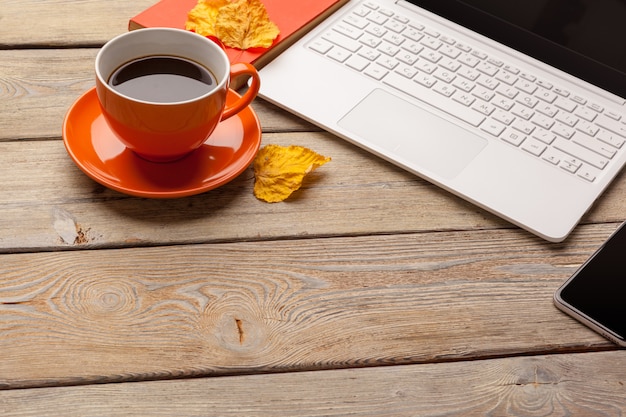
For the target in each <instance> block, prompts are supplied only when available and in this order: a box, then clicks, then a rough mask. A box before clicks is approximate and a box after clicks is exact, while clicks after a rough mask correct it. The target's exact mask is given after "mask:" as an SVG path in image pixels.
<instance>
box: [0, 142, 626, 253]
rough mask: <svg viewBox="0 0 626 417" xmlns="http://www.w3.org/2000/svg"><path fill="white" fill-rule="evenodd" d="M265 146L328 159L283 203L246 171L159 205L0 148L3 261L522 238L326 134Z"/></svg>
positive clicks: (39, 155) (612, 206) (604, 214)
mask: <svg viewBox="0 0 626 417" xmlns="http://www.w3.org/2000/svg"><path fill="white" fill-rule="evenodd" d="M263 143H264V144H267V143H276V144H280V145H290V144H299V145H304V146H308V147H310V148H312V149H314V150H316V151H317V152H320V153H322V154H324V155H328V156H331V157H332V158H333V160H332V161H331V162H330V163H328V164H326V165H324V166H323V167H322V168H320V169H318V170H317V171H315V172H314V173H313V174H311V175H310V176H309V177H307V179H306V180H305V183H304V186H303V188H302V189H301V190H299V191H298V192H296V193H295V194H294V195H293V196H292V197H291V198H290V199H288V200H287V201H286V202H283V203H278V204H268V203H265V202H261V201H259V200H257V199H256V198H255V197H254V195H253V193H252V188H253V182H254V180H253V177H254V175H253V172H252V170H251V168H249V169H248V170H247V171H245V172H244V173H243V174H242V175H241V176H240V177H239V178H237V179H236V180H234V181H232V182H231V183H229V184H227V185H225V186H223V187H222V188H218V189H216V190H213V191H210V192H208V193H205V194H201V195H198V196H194V197H189V198H182V199H175V200H166V201H164V200H151V199H140V198H134V197H128V196H125V195H123V194H120V193H118V192H115V191H112V190H109V189H106V188H104V187H103V186H100V185H99V184H97V183H96V182H94V181H92V180H91V179H89V178H88V177H87V176H86V175H84V174H83V173H82V171H80V170H79V169H78V168H77V167H76V166H75V165H74V164H73V162H72V161H71V160H70V158H69V156H68V155H67V153H66V151H65V148H64V147H63V144H62V143H61V141H57V140H53V141H16V142H5V143H2V142H0V212H1V213H2V216H0V252H2V251H4V252H6V251H33V250H51V249H65V248H74V247H82V248H92V247H121V246H128V245H158V244H177V243H202V242H223V241H233V240H241V239H244V240H264V239H282V238H290V237H294V236H302V237H306V236H308V237H316V236H318V237H319V236H337V235H363V234H388V233H411V232H424V231H433V230H435V231H436V230H475V229H494V228H505V229H510V231H509V232H508V233H510V234H511V238H513V239H515V238H516V236H517V235H518V234H519V233H522V234H525V233H526V232H522V231H520V230H519V229H517V228H515V227H514V226H512V225H510V224H509V223H507V222H505V221H504V220H501V219H499V218H497V217H495V216H493V215H491V214H489V213H487V212H485V211H483V210H481V209H479V208H477V207H475V206H474V205H472V204H470V203H467V202H465V201H463V200H461V199H459V198H456V197H454V196H452V195H451V194H449V193H447V192H446V191H443V190H441V189H439V188H437V187H435V186H433V185H431V184H429V183H427V182H425V181H423V180H421V179H419V178H417V177H415V176H413V175H411V174H409V173H407V172H405V171H403V170H401V169H398V168H396V167H394V166H392V165H390V164H388V163H386V162H384V161H382V160H380V159H378V158H375V157H373V156H371V155H370V154H368V153H366V152H364V151H361V150H359V149H357V148H355V147H354V146H352V145H350V144H348V143H346V142H344V141H341V140H338V139H337V138H335V137H334V136H332V135H330V134H327V133H291V134H267V135H264V137H263ZM625 194H626V179H624V176H623V175H622V176H621V177H620V178H619V180H618V181H617V183H616V184H615V185H614V186H613V187H611V188H609V190H608V191H607V193H606V195H605V196H603V198H602V199H601V200H600V201H599V202H598V204H597V206H596V207H595V209H594V210H593V211H591V212H590V213H589V214H588V215H587V216H586V217H585V219H584V222H612V223H614V222H618V221H620V220H621V219H622V218H623V210H622V205H621V203H622V200H623V198H622V196H623V195H625ZM42 202H45V203H42ZM79 236H80V238H79Z"/></svg>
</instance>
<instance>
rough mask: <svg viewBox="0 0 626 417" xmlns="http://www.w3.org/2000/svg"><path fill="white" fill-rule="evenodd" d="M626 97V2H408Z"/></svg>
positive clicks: (470, 0)
mask: <svg viewBox="0 0 626 417" xmlns="http://www.w3.org/2000/svg"><path fill="white" fill-rule="evenodd" d="M409 1H410V2H411V3H414V4H416V5H418V6H420V7H423V8H425V9H428V10H431V11H433V12H435V13H437V14H439V15H442V16H444V17H446V18H448V19H450V20H452V21H455V22H457V23H460V24H461V25H463V26H466V27H469V28H471V29H473V30H475V31H477V32H479V33H482V34H483V35H486V36H488V37H490V38H493V39H496V40H498V41H500V42H502V43H504V44H507V45H509V46H511V47H514V48H515V49H518V50H522V51H523V52H525V53H526V54H528V55H531V56H533V57H535V58H537V59H539V60H541V61H544V62H548V63H549V64H551V65H553V66H555V67H557V68H560V69H562V70H564V71H567V72H569V73H571V74H573V75H576V76H578V77H579V78H582V79H584V80H587V81H589V82H591V83H593V84H596V85H598V86H600V87H603V88H605V89H607V90H609V91H611V92H613V93H615V94H617V95H619V96H621V97H624V98H626V0H522V1H505V0H409Z"/></svg>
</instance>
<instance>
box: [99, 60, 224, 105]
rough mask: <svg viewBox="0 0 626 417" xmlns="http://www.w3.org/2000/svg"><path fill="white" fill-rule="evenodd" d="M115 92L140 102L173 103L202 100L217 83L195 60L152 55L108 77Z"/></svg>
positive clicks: (133, 62) (126, 65)
mask: <svg viewBox="0 0 626 417" xmlns="http://www.w3.org/2000/svg"><path fill="white" fill-rule="evenodd" d="M109 85H110V86H111V87H112V88H113V89H114V90H116V91H118V92H120V93H122V94H124V95H126V96H128V97H132V98H135V99H138V100H143V101H151V102H156V103H173V102H177V101H185V100H190V99H194V98H196V97H200V96H202V95H204V94H206V93H208V92H209V91H211V90H213V89H214V88H215V87H216V85H217V82H216V80H215V77H214V76H213V74H211V72H210V71H209V70H208V69H206V68H205V67H203V66H202V65H198V64H196V63H195V62H193V61H190V60H187V59H184V58H179V57H174V56H149V57H145V58H140V59H136V60H134V61H130V62H128V63H126V64H124V65H122V66H121V67H119V68H118V69H117V70H115V72H114V73H113V74H112V75H111V77H110V78H109Z"/></svg>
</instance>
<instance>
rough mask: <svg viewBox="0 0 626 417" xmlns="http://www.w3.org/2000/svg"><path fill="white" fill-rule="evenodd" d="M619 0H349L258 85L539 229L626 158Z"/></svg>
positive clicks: (624, 28)
mask: <svg viewBox="0 0 626 417" xmlns="http://www.w3.org/2000/svg"><path fill="white" fill-rule="evenodd" d="M624 22H626V3H625V2H623V1H619V0H603V1H598V0H578V1H563V2H554V1H550V0H532V1H531V0H525V1H520V2H504V1H499V0H491V1H489V0H365V1H359V0H351V1H349V2H348V3H347V4H346V5H345V6H344V7H343V8H341V9H340V10H339V11H338V12H336V13H335V14H333V15H332V16H331V17H329V18H328V19H327V20H326V21H324V22H323V23H322V24H321V25H319V26H318V27H317V28H315V29H314V30H313V31H312V32H310V33H309V34H307V36H305V37H304V38H302V39H301V40H300V41H298V42H297V43H296V44H294V45H293V46H291V47H290V48H289V49H288V50H287V51H285V52H283V53H282V54H281V55H279V56H278V57H277V58H276V59H275V60H274V61H272V62H271V63H270V64H268V65H267V66H266V67H264V68H263V69H262V70H261V71H260V73H261V92H260V95H261V97H263V98H265V99H266V100H268V101H270V102H272V103H275V104H277V105H279V106H280V107H283V108H285V109H287V110H289V111H291V112H293V113H295V114H297V115H299V116H301V117H303V118H304V119H306V120H309V121H311V122H313V123H315V124H317V125H319V126H321V127H323V128H324V129H326V130H328V131H330V132H333V133H335V134H336V135H337V136H339V137H341V138H343V139H346V140H348V141H350V142H352V143H354V144H356V145H358V146H360V147H362V148H365V149H367V150H368V151H370V152H372V153H374V154H376V155H378V156H380V157H382V158H384V159H386V160H388V161H391V162H393V163H395V164H397V165H399V166H401V167H403V168H405V169H407V170H408V171H410V172H413V173H415V174H416V175H419V176H420V177H422V178H424V179H426V180H428V181H430V182H432V183H434V184H437V185H438V186H440V187H442V188H444V189H446V190H448V191H450V192H452V193H454V194H456V195H458V196H460V197H462V198H464V199H466V200H468V201H471V202H472V203H474V204H476V205H478V206H480V207H482V208H484V209H486V210H488V211H490V212H492V213H495V214H497V215H499V216H501V217H503V218H504V219H507V220H509V221H510V222H511V223H513V224H515V225H518V226H520V227H522V228H524V229H527V230H528V231H530V232H532V233H534V234H536V235H538V236H540V237H542V238H544V239H546V240H549V241H554V242H558V241H562V240H563V239H565V238H566V237H567V236H568V234H569V233H570V232H571V231H572V229H573V228H574V227H575V226H576V224H577V223H578V222H579V221H580V219H581V217H582V216H583V215H584V214H585V212H586V211H587V210H588V209H589V208H590V207H591V206H592V204H593V203H594V201H595V200H596V199H597V198H598V197H599V195H600V194H601V193H602V192H603V190H604V189H606V187H607V186H608V185H609V183H610V182H611V180H613V179H614V177H615V176H616V175H617V174H618V172H619V171H620V170H621V168H622V167H623V165H624V163H625V162H626V145H624V143H625V142H626V100H625V98H626V24H624Z"/></svg>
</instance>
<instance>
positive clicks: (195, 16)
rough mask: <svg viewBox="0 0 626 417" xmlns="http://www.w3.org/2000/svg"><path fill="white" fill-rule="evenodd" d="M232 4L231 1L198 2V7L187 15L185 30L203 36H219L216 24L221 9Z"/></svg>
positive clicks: (209, 0) (206, 0) (207, 0)
mask: <svg viewBox="0 0 626 417" xmlns="http://www.w3.org/2000/svg"><path fill="white" fill-rule="evenodd" d="M228 3H230V0H198V3H197V4H196V6H195V7H194V8H193V9H191V10H190V11H189V13H188V14H187V22H186V23H185V29H187V30H193V31H194V32H196V33H197V34H199V35H202V36H217V35H216V34H215V22H217V15H218V14H219V11H220V8H222V7H224V6H226V5H227V4H228Z"/></svg>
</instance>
